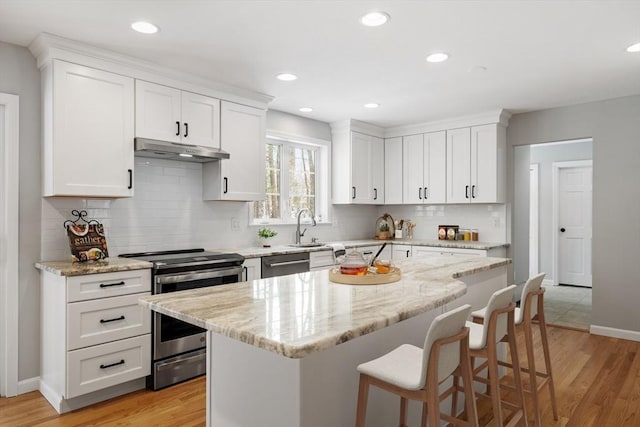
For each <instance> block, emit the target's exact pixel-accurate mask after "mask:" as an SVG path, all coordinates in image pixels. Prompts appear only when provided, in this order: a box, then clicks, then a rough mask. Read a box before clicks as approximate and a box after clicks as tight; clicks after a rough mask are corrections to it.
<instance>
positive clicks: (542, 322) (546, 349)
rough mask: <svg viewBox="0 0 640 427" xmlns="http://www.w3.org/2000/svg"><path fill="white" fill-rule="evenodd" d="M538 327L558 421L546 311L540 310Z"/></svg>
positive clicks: (554, 413)
mask: <svg viewBox="0 0 640 427" xmlns="http://www.w3.org/2000/svg"><path fill="white" fill-rule="evenodd" d="M538 326H539V327H540V338H541V341H542V351H543V353H544V364H545V365H546V366H545V368H546V371H547V376H548V380H547V381H548V384H549V394H550V395H551V409H552V411H553V419H554V420H555V421H558V405H557V404H556V389H555V385H554V384H553V374H552V373H551V355H550V354H549V340H548V339H547V322H546V321H545V318H544V311H543V310H538Z"/></svg>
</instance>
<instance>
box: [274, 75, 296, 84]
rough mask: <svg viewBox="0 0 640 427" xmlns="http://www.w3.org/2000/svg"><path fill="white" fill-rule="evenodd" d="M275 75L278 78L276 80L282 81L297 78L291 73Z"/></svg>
mask: <svg viewBox="0 0 640 427" xmlns="http://www.w3.org/2000/svg"><path fill="white" fill-rule="evenodd" d="M276 77H277V78H278V80H282V81H283V82H291V81H294V80H296V79H297V78H298V76H296V75H295V74H291V73H282V74H278V75H277V76H276Z"/></svg>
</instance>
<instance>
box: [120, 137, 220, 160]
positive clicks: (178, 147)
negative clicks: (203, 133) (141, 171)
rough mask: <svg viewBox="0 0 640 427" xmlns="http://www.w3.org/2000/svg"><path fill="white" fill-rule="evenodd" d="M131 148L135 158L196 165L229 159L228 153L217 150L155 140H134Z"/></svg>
mask: <svg viewBox="0 0 640 427" xmlns="http://www.w3.org/2000/svg"><path fill="white" fill-rule="evenodd" d="M133 146H134V149H135V154H136V156H140V157H153V158H156V159H167V160H183V161H186V162H198V163H207V162H214V161H216V160H220V159H228V158H229V153H227V152H226V151H222V150H220V149H218V148H212V147H202V146H199V145H189V144H180V143H177V142H168V141H160V140H157V139H147V138H135V139H134V145H133Z"/></svg>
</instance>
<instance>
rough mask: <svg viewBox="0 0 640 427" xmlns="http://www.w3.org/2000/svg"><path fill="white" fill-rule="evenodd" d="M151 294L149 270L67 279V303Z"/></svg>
mask: <svg viewBox="0 0 640 427" xmlns="http://www.w3.org/2000/svg"><path fill="white" fill-rule="evenodd" d="M140 292H151V270H149V269H145V270H130V271H118V272H115V273H100V274H88V275H85V276H71V277H68V278H67V302H73V301H84V300H89V299H96V298H104V297H115V296H117V295H127V294H135V293H140Z"/></svg>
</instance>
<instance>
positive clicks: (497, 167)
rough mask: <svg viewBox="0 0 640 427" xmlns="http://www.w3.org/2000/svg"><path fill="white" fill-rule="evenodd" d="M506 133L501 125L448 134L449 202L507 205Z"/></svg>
mask: <svg viewBox="0 0 640 427" xmlns="http://www.w3.org/2000/svg"><path fill="white" fill-rule="evenodd" d="M505 167H506V132H505V129H504V127H502V126H500V125H498V124H490V125H483V126H474V127H471V128H462V129H454V130H451V131H447V202H448V203H503V202H504V197H505Z"/></svg>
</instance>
